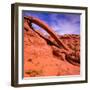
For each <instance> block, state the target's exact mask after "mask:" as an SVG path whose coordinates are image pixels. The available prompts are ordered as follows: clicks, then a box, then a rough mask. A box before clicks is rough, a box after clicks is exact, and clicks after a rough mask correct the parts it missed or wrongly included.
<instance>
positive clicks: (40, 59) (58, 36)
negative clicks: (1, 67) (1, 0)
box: [11, 3, 88, 87]
mask: <svg viewBox="0 0 90 90" xmlns="http://www.w3.org/2000/svg"><path fill="white" fill-rule="evenodd" d="M87 73H88V70H87V7H79V6H78V7H77V6H61V5H60V6H59V5H43V4H27V3H15V4H12V5H11V85H12V86H14V87H19V86H36V85H38V86H39V85H56V84H70V83H71V84H72V83H87V81H88V78H87Z"/></svg>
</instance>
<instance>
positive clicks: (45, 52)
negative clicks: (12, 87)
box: [24, 20, 80, 77]
mask: <svg viewBox="0 0 90 90" xmlns="http://www.w3.org/2000/svg"><path fill="white" fill-rule="evenodd" d="M25 27H28V25H27V23H26V22H25V20H24V77H40V76H64V75H79V74H80V36H79V35H75V34H71V35H70V34H65V35H57V36H58V37H59V39H60V40H61V41H62V43H64V44H65V45H66V46H67V47H68V48H69V49H70V50H72V51H73V52H69V51H66V49H65V48H64V47H63V46H62V45H60V46H61V47H58V44H57V42H56V41H55V39H53V37H51V36H45V35H43V33H41V32H40V30H39V31H38V30H36V31H35V30H32V28H29V29H28V30H27V29H26V28H25Z"/></svg>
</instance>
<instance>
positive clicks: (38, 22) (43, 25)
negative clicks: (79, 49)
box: [24, 16, 72, 52]
mask: <svg viewBox="0 0 90 90" xmlns="http://www.w3.org/2000/svg"><path fill="white" fill-rule="evenodd" d="M24 19H25V20H26V23H27V25H26V26H25V28H26V29H29V30H31V28H30V27H32V26H30V25H31V24H30V23H34V24H36V25H38V26H40V27H41V28H43V29H44V30H45V31H46V32H48V33H49V34H50V35H51V36H52V38H54V39H55V41H56V42H57V44H58V45H59V46H60V45H61V46H63V47H64V49H65V50H67V51H69V52H72V50H71V49H69V48H68V47H67V46H66V45H65V44H64V43H63V42H62V41H61V40H60V39H59V37H58V36H57V34H56V33H55V32H54V30H53V29H52V28H51V27H50V26H48V25H47V24H46V23H45V22H43V21H42V20H40V19H38V18H36V17H32V16H28V17H24ZM29 26H30V27H29Z"/></svg>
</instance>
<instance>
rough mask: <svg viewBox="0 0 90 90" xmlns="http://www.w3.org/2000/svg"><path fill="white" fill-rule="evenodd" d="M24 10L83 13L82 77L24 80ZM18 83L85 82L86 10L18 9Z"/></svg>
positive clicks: (21, 7) (81, 29)
mask: <svg viewBox="0 0 90 90" xmlns="http://www.w3.org/2000/svg"><path fill="white" fill-rule="evenodd" d="M22 10H33V11H49V12H65V13H66V12H67V13H81V20H80V21H81V24H80V26H81V27H80V31H81V32H80V36H81V39H80V41H81V42H80V44H81V47H80V50H81V51H80V59H81V66H80V75H73V76H58V77H47V78H46V77H44V78H43V77H35V78H28V79H22ZM18 16H19V17H18V36H19V39H18V49H19V53H18V74H19V75H18V83H19V84H32V83H47V82H64V81H79V80H85V11H84V10H76V9H75V10H74V9H73V10H72V9H55V8H41V7H23V6H19V7H18Z"/></svg>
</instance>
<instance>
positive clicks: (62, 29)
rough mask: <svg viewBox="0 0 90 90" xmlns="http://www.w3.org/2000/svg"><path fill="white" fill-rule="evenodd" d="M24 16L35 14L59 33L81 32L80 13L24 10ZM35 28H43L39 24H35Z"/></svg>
mask: <svg viewBox="0 0 90 90" xmlns="http://www.w3.org/2000/svg"><path fill="white" fill-rule="evenodd" d="M22 15H23V16H34V17H37V18H39V19H41V20H42V21H44V22H45V23H47V24H48V25H49V26H50V27H51V28H52V29H53V30H54V31H55V32H56V33H58V34H61V35H63V34H80V15H79V14H67V13H51V12H33V11H23V12H22ZM33 26H34V27H35V29H38V30H41V32H43V33H44V34H47V33H46V32H45V31H44V30H42V29H41V28H40V27H38V26H37V25H33Z"/></svg>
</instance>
